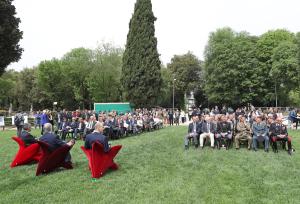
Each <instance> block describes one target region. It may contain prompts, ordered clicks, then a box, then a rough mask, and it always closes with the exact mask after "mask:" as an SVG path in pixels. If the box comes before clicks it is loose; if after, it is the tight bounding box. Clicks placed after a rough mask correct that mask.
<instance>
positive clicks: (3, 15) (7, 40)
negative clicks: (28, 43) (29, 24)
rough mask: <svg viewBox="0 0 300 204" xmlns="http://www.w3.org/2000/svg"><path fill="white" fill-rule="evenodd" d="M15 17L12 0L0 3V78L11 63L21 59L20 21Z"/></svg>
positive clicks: (4, 0) (2, 0)
mask: <svg viewBox="0 0 300 204" xmlns="http://www.w3.org/2000/svg"><path fill="white" fill-rule="evenodd" d="M15 15H16V8H15V6H14V5H12V0H1V1H0V76H1V75H2V74H3V73H4V71H5V68H6V67H7V66H8V65H9V64H10V63H11V62H17V61H18V60H19V59H20V58H21V54H22V52H23V49H22V48H21V47H20V45H19V41H20V39H22V35H23V33H22V32H21V31H20V30H19V23H20V22H21V20H20V19H19V18H17V17H15Z"/></svg>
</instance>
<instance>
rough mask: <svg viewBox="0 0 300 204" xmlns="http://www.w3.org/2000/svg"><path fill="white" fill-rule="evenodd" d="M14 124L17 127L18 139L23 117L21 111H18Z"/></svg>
mask: <svg viewBox="0 0 300 204" xmlns="http://www.w3.org/2000/svg"><path fill="white" fill-rule="evenodd" d="M14 123H15V126H16V127H17V136H18V137H20V136H21V132H22V129H23V125H24V116H23V114H22V112H21V111H18V113H17V114H16V115H15V118H14Z"/></svg>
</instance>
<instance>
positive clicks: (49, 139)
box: [40, 123, 75, 162]
mask: <svg viewBox="0 0 300 204" xmlns="http://www.w3.org/2000/svg"><path fill="white" fill-rule="evenodd" d="M40 141H42V142H45V143H47V144H48V145H49V150H50V151H54V150H56V149H58V148H59V147H61V146H63V145H69V146H71V147H73V145H74V144H75V140H70V141H69V142H68V143H66V142H65V141H63V140H60V139H59V137H58V136H57V135H55V134H54V133H52V125H51V124H50V123H46V124H45V125H44V135H43V136H42V137H40ZM65 162H71V154H70V152H69V153H68V155H67V156H66V158H65Z"/></svg>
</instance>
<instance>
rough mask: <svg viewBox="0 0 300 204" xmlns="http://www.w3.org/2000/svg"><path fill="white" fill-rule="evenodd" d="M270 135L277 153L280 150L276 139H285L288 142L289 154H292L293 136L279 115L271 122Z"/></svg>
mask: <svg viewBox="0 0 300 204" xmlns="http://www.w3.org/2000/svg"><path fill="white" fill-rule="evenodd" d="M270 137H271V140H272V145H273V150H274V152H275V153H277V152H278V149H277V142H276V141H283V142H287V143H288V154H289V155H291V154H292V138H291V137H290V136H288V132H287V127H286V126H285V125H283V124H282V118H281V117H277V118H276V120H275V122H274V123H272V124H271V126H270Z"/></svg>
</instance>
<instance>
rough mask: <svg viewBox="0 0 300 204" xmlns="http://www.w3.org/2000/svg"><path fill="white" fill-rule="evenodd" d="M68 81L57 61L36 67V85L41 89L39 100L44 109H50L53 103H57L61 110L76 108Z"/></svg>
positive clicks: (67, 76) (59, 62)
mask: <svg viewBox="0 0 300 204" xmlns="http://www.w3.org/2000/svg"><path fill="white" fill-rule="evenodd" d="M70 80H71V79H70V76H69V75H68V74H67V73H66V72H65V71H64V69H63V66H62V63H61V61H60V60H58V59H52V60H48V61H43V62H41V63H40V64H39V65H38V67H37V84H38V86H39V87H40V88H41V92H40V97H41V98H40V99H39V100H40V102H41V103H42V104H43V105H44V107H48V108H49V107H52V105H53V102H58V105H59V106H61V107H63V108H70V109H74V108H75V107H77V105H78V103H77V101H76V100H75V95H74V92H73V87H72V84H71V82H70Z"/></svg>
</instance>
